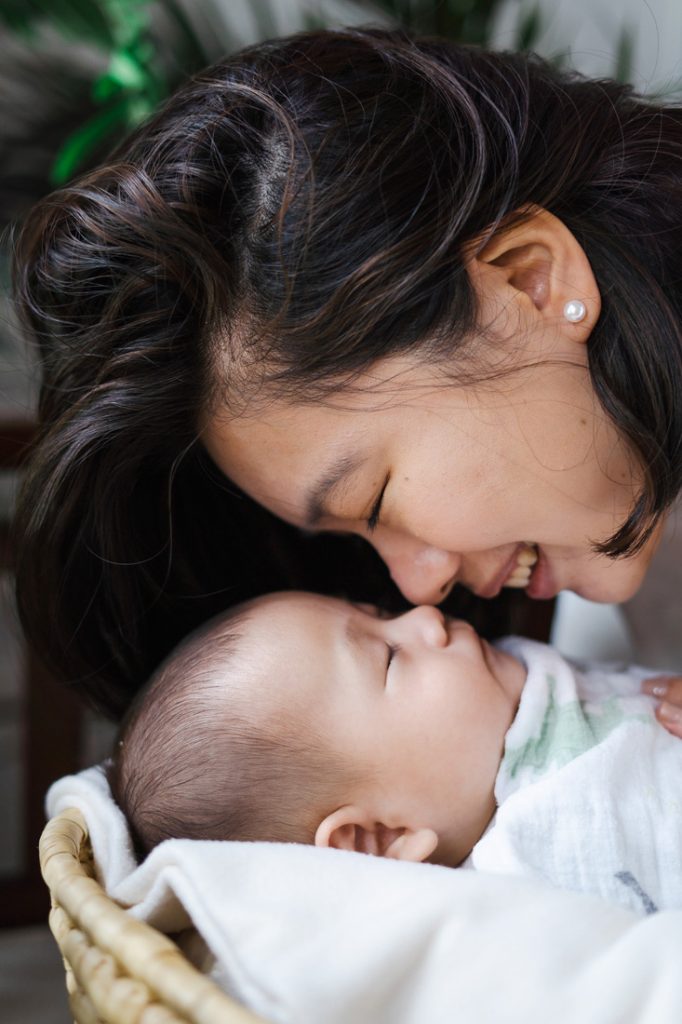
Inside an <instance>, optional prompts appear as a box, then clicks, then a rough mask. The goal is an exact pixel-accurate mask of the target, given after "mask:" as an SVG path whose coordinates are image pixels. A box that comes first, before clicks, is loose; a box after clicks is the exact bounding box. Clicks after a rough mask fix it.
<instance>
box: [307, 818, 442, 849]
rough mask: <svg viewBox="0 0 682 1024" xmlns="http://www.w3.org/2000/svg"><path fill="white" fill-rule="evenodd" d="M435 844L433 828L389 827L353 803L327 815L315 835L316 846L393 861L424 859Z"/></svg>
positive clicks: (436, 838)
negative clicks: (386, 858)
mask: <svg viewBox="0 0 682 1024" xmlns="http://www.w3.org/2000/svg"><path fill="white" fill-rule="evenodd" d="M437 845H438V836H437V835H436V833H435V832H434V831H433V829H430V828H420V829H412V828H408V827H406V826H399V827H397V828H389V826H387V825H385V824H384V823H383V822H380V821H375V820H374V818H373V817H372V816H371V815H369V814H368V813H367V812H366V811H365V810H363V809H362V808H361V807H359V806H357V805H356V804H346V805H345V806H344V807H339V808H338V810H336V811H333V812H332V813H331V814H328V815H327V817H326V818H325V819H324V821H322V822H321V823H320V825H319V826H318V829H317V831H316V833H315V846H329V847H334V848H335V849H337V850H354V851H355V852H356V853H371V854H373V855H374V856H375V857H390V858H392V859H394V860H410V861H423V860H426V858H427V857H430V856H431V854H432V853H433V852H434V850H435V849H436V846H437Z"/></svg>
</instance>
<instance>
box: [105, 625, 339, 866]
mask: <svg viewBox="0 0 682 1024" xmlns="http://www.w3.org/2000/svg"><path fill="white" fill-rule="evenodd" d="M248 619H249V613H248V605H247V606H239V607H238V608H237V609H235V610H233V611H231V612H229V613H227V614H224V615H221V616H218V617H216V618H214V619H212V620H210V621H209V622H208V623H206V624H205V625H204V626H202V627H200V628H199V629H198V630H195V631H194V632H193V633H192V634H191V635H190V636H189V637H187V638H186V640H185V641H183V642H182V643H181V644H180V645H179V647H178V648H176V649H175V650H174V651H173V652H172V653H171V655H170V656H169V657H168V658H167V659H166V660H165V661H164V662H163V664H162V665H161V666H160V667H159V668H158V670H157V671H156V672H155V673H154V675H153V676H152V677H151V679H150V680H149V682H148V684H147V685H146V686H145V687H144V688H143V689H142V690H141V691H140V693H139V694H138V696H137V697H136V699H135V701H134V702H133V704H132V706H131V708H130V710H129V712H128V714H127V715H126V717H125V719H124V721H123V723H122V725H121V728H120V731H119V734H118V738H117V740H116V743H115V746H114V752H113V756H112V758H111V760H110V761H109V762H108V765H107V778H108V781H109V785H110V787H111V791H112V795H113V797H114V799H115V800H116V803H117V804H118V806H119V807H120V808H121V810H122V811H123V813H124V814H125V816H126V818H127V820H128V824H129V827H130V831H131V835H132V838H133V844H134V847H135V850H136V853H137V855H138V857H140V858H143V857H144V856H146V854H147V853H149V852H150V851H151V850H152V849H153V848H154V847H155V846H157V845H158V844H159V843H161V842H163V840H165V839H174V838H175V839H232V840H246V841H257V840H266V841H270V842H300V843H312V842H313V840H314V836H315V829H316V828H317V826H318V825H319V822H320V821H321V820H322V818H324V816H325V815H326V814H328V813H329V812H330V811H331V810H333V809H334V807H335V802H334V801H335V797H336V796H337V795H338V793H339V792H340V790H341V789H342V787H343V785H344V781H345V782H348V781H349V780H350V778H351V772H350V771H349V770H347V769H346V768H345V767H344V766H343V765H342V764H341V762H340V759H339V758H338V757H336V756H335V755H334V754H333V753H332V752H330V751H328V750H326V749H325V748H324V746H323V744H322V742H321V741H320V740H319V739H318V738H317V737H316V735H315V734H314V732H313V730H312V729H311V728H310V727H309V725H308V723H304V722H303V719H302V717H301V716H300V715H298V714H297V713H296V708H295V706H291V705H289V706H286V705H285V706H282V703H281V702H276V703H275V705H274V707H273V704H272V702H270V703H269V702H268V679H267V678H262V677H261V676H262V674H260V673H259V672H258V669H257V668H256V670H255V671H253V670H252V666H250V665H249V659H248V657H246V656H242V655H243V647H244V640H245V636H246V626H247V624H248ZM303 729H305V732H304V731H303Z"/></svg>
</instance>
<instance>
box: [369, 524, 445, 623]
mask: <svg viewBox="0 0 682 1024" xmlns="http://www.w3.org/2000/svg"><path fill="white" fill-rule="evenodd" d="M372 543H373V544H374V546H375V548H376V549H377V551H378V552H379V554H380V555H381V557H382V558H383V560H384V562H385V563H386V565H387V566H388V569H389V572H390V573H391V578H392V579H393V582H394V583H395V584H396V586H397V587H398V589H399V590H400V591H401V592H402V594H403V596H404V597H406V598H407V600H408V601H411V602H412V604H417V605H420V604H438V603H439V602H440V601H442V600H443V598H444V597H445V595H446V594H447V593H448V592H449V590H450V589H451V588H452V585H453V583H454V582H455V580H456V577H457V573H458V571H459V568H460V564H461V561H462V559H461V556H460V555H456V554H453V553H452V552H451V551H443V550H441V549H440V548H434V547H430V546H429V545H427V544H423V543H421V542H420V541H417V540H413V539H412V538H410V537H403V536H399V535H394V536H390V531H385V534H384V536H383V537H381V536H379V535H378V533H377V535H376V536H374V537H372Z"/></svg>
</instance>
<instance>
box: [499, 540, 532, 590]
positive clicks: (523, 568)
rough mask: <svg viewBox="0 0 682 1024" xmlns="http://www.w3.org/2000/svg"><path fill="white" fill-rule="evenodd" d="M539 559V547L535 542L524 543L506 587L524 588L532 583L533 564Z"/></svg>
mask: <svg viewBox="0 0 682 1024" xmlns="http://www.w3.org/2000/svg"><path fill="white" fill-rule="evenodd" d="M537 560H538V549H537V546H536V545H535V544H524V546H523V547H522V548H521V550H520V551H519V553H518V555H517V558H516V565H515V566H514V568H513V569H512V571H511V573H510V574H509V576H508V577H507V579H506V581H505V584H504V585H505V587H516V588H517V589H519V590H520V589H522V588H523V587H527V586H528V584H529V583H530V577H531V573H532V572H533V566H534V565H535V563H536V562H537Z"/></svg>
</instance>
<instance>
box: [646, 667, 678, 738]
mask: <svg viewBox="0 0 682 1024" xmlns="http://www.w3.org/2000/svg"><path fill="white" fill-rule="evenodd" d="M642 690H643V692H644V693H648V694H649V695H650V696H651V697H658V699H659V700H660V701H661V703H660V704H659V705H658V707H657V708H656V718H657V719H658V720H659V722H660V723H661V725H662V726H664V727H665V728H666V729H667V730H668V732H669V733H672V735H673V736H678V737H679V738H680V739H682V677H680V676H655V677H654V678H653V679H647V680H645V682H644V683H643V684H642Z"/></svg>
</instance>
